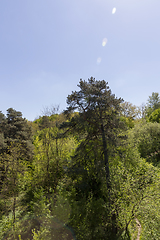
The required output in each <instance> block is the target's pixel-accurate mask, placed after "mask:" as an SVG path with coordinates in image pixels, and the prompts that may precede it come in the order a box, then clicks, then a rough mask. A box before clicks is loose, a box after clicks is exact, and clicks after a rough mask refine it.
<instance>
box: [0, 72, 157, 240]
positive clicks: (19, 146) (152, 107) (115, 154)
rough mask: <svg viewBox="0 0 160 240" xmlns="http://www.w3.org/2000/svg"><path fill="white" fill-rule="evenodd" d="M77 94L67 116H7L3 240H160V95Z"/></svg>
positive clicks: (84, 86) (1, 183) (101, 89)
mask: <svg viewBox="0 0 160 240" xmlns="http://www.w3.org/2000/svg"><path fill="white" fill-rule="evenodd" d="M78 87H79V91H74V92H72V93H71V94H70V95H68V98H67V109H66V110H65V111H64V112H63V113H57V112H56V111H54V112H53V111H49V110H48V111H47V114H44V115H43V116H42V117H39V118H38V119H36V120H35V121H33V122H29V121H27V120H26V119H24V118H23V117H22V113H21V112H19V111H16V110H14V109H12V108H9V109H8V110H7V114H6V116H5V115H4V114H3V113H2V112H0V239H8V240H9V239H10V240H12V239H19V240H20V239H26V240H29V239H33V240H45V239H47V240H49V239H66V240H72V239H77V240H103V239H104V240H106V239H108V240H111V239H112V240H114V239H115V240H132V239H139V236H140V239H141V240H148V239H151V240H152V239H160V210H159V204H160V197H159V196H160V180H159V179H160V171H159V166H160V150H159V149H160V140H159V139H160V125H159V124H160V123H159V110H160V99H159V94H158V93H152V96H150V97H149V99H148V102H147V104H146V106H145V107H143V109H142V107H141V108H140V107H136V106H134V105H133V104H131V103H129V102H124V101H123V100H122V99H121V98H116V97H115V95H114V94H112V92H111V90H110V89H109V86H108V83H106V82H105V81H104V80H103V81H97V80H95V79H94V78H92V77H91V78H90V79H88V81H83V80H80V82H79V85H78ZM57 110H58V108H57Z"/></svg>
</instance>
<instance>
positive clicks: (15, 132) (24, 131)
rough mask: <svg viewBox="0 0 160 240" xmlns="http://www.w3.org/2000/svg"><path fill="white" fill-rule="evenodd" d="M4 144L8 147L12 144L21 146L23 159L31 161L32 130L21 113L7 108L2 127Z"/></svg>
mask: <svg viewBox="0 0 160 240" xmlns="http://www.w3.org/2000/svg"><path fill="white" fill-rule="evenodd" d="M4 138H5V142H6V143H7V145H8V146H9V145H10V144H11V143H12V142H17V143H20V144H21V149H22V153H23V158H24V159H26V160H29V161H30V160H31V159H32V155H33V145H32V130H31V127H30V126H29V125H28V123H27V120H26V119H25V118H23V117H22V113H21V112H19V111H16V110H14V109H13V108H9V109H8V110H7V117H6V121H5V127H4Z"/></svg>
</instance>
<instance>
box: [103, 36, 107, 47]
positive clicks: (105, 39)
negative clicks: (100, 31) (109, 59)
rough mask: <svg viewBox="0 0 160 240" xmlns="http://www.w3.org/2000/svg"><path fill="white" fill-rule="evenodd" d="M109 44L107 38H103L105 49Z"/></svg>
mask: <svg viewBox="0 0 160 240" xmlns="http://www.w3.org/2000/svg"><path fill="white" fill-rule="evenodd" d="M107 42H108V40H107V38H103V40H102V46H103V47H105V46H106V44H107Z"/></svg>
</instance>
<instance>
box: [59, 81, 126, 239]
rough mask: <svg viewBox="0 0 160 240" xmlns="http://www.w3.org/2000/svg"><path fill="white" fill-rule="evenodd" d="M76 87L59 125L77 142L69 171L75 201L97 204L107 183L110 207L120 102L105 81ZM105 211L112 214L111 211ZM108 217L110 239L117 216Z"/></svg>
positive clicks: (68, 99)
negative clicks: (112, 157) (111, 163)
mask: <svg viewBox="0 0 160 240" xmlns="http://www.w3.org/2000/svg"><path fill="white" fill-rule="evenodd" d="M78 87H79V88H80V90H79V91H74V92H72V94H71V95H69V96H68V98H67V104H68V108H67V110H66V111H65V114H66V116H67V117H68V120H69V121H68V122H65V123H64V124H63V125H62V127H67V132H70V133H72V134H74V135H77V134H78V137H79V139H80V145H79V147H78V149H77V151H76V154H75V156H74V158H73V166H72V168H71V169H70V173H71V175H72V179H73V181H74V182H75V183H76V184H75V189H76V201H78V199H77V197H78V196H79V198H81V199H83V198H84V196H86V198H88V197H89V195H90V193H91V194H92V196H93V197H94V199H96V201H98V199H103V198H105V196H104V193H102V192H104V187H103V186H104V180H105V179H106V186H107V191H108V196H107V199H106V200H107V201H108V205H109V206H111V205H112V204H113V202H112V200H111V196H110V194H111V188H112V183H111V179H110V167H109V156H110V154H111V152H112V151H113V148H114V147H113V145H114V146H115V144H116V143H117V133H118V131H119V128H121V127H122V126H123V123H122V122H121V121H120V120H119V112H120V109H121V107H120V103H121V102H122V101H123V100H122V99H121V98H116V97H115V95H114V94H112V93H111V90H110V89H109V86H108V83H106V82H105V81H104V80H102V81H98V80H95V79H94V78H93V77H91V78H90V79H88V82H87V81H85V80H84V81H83V80H82V79H81V80H80V82H79V85H78ZM74 111H78V114H76V113H75V114H73V112H74ZM76 175H77V181H75V178H76ZM102 185H103V186H102ZM102 188H103V190H102ZM79 200H80V199H79ZM109 208H110V207H109ZM108 211H109V212H110V213H109V214H111V209H110V210H108ZM111 215H112V216H111V222H112V223H111V229H112V230H111V229H110V230H111V232H112V233H113V234H112V233H111V235H112V239H113V236H115V235H116V232H117V226H116V216H115V215H114V214H111ZM93 218H94V216H93ZM97 224H98V223H97Z"/></svg>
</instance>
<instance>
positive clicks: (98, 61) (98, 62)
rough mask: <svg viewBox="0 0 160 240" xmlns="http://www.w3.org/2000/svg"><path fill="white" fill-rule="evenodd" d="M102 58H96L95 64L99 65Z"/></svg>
mask: <svg viewBox="0 0 160 240" xmlns="http://www.w3.org/2000/svg"><path fill="white" fill-rule="evenodd" d="M101 61H102V59H101V58H100V57H98V58H97V64H98V65H99V64H100V63H101Z"/></svg>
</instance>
